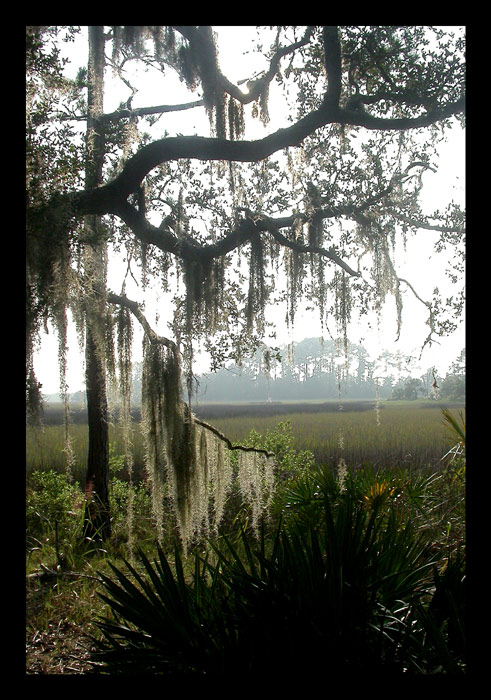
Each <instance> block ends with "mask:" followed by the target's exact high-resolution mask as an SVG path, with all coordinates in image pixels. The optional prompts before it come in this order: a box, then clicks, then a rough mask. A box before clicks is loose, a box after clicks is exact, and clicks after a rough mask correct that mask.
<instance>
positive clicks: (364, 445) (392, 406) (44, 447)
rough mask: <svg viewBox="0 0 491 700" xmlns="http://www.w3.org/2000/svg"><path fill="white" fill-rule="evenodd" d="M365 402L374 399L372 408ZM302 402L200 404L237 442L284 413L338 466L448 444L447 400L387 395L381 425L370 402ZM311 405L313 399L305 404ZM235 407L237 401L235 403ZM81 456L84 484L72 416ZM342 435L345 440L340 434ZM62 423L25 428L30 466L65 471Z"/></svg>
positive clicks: (270, 426) (430, 454)
mask: <svg viewBox="0 0 491 700" xmlns="http://www.w3.org/2000/svg"><path fill="white" fill-rule="evenodd" d="M365 404H368V406H369V408H367V406H366V405H365ZM298 406H299V405H298V404H294V405H293V406H291V408H292V409H293V412H288V410H289V406H288V405H287V404H282V405H281V409H282V410H281V412H279V410H278V407H277V406H275V405H271V406H263V407H261V408H262V409H263V410H260V411H259V410H258V411H257V415H254V414H253V411H255V410H256V407H254V406H245V405H244V406H243V407H242V409H241V411H240V412H236V415H233V416H232V417H230V416H229V414H230V412H231V410H233V409H231V407H228V406H227V405H224V406H214V407H213V415H212V416H211V415H210V417H208V413H207V410H208V407H206V406H204V407H202V409H201V410H202V411H203V415H204V416H205V419H206V420H210V422H212V423H213V424H214V425H216V427H217V428H219V430H221V431H222V432H223V433H224V434H225V435H227V436H228V437H229V438H230V439H231V440H232V441H233V442H236V443H239V442H243V441H244V440H245V439H246V438H247V436H248V435H249V434H250V432H251V430H255V431H257V432H259V433H261V434H265V433H266V431H267V430H270V431H272V430H274V428H275V427H276V425H277V424H278V422H279V421H284V420H288V421H289V422H290V423H291V427H292V434H293V435H294V437H295V443H296V448H297V449H298V450H310V451H311V452H312V453H313V455H314V457H315V459H316V461H317V462H319V463H322V464H329V465H331V466H334V465H336V464H338V462H339V460H340V459H341V458H343V459H344V460H345V461H346V462H347V464H348V465H349V466H352V467H353V466H357V465H360V464H363V463H366V462H370V463H372V464H381V465H382V464H386V465H391V466H409V465H411V466H412V467H417V466H426V465H428V464H437V463H438V462H439V460H440V459H441V457H442V456H443V455H444V454H445V453H446V452H447V451H448V449H449V443H448V430H446V428H445V426H444V425H443V424H442V415H441V410H439V409H440V408H441V407H440V406H439V405H437V404H435V403H434V402H432V403H428V404H422V403H420V402H397V401H385V402H381V403H380V407H379V408H380V425H377V415H376V412H375V408H374V407H372V406H371V402H353V403H352V404H351V403H350V402H345V403H344V404H343V410H339V408H338V406H337V404H335V402H333V405H332V406H329V410H327V408H326V405H325V404H324V405H318V406H317V408H316V410H312V409H313V408H315V406H313V405H311V406H310V410H309V411H308V412H300V411H299V410H298ZM305 406H307V407H308V406H309V404H306V405H305ZM459 407H461V404H460V405H459V406H457V407H452V408H449V411H450V415H453V416H454V417H455V418H457V417H458V411H459ZM235 408H237V407H235ZM70 432H71V435H72V441H73V452H74V458H75V464H74V467H73V469H72V471H73V474H74V478H75V480H76V481H78V482H79V483H80V484H83V483H84V480H85V465H86V460H87V425H84V424H80V423H74V424H72V425H71V427H70ZM340 432H341V433H342V435H343V438H344V440H343V447H342V448H341V447H340V445H339V434H340ZM132 437H133V448H134V478H135V480H138V479H139V478H141V477H142V475H143V474H144V473H145V468H144V447H143V441H142V438H141V434H140V430H139V425H138V423H137V422H135V423H134V424H133V436H132ZM109 439H110V442H111V444H113V445H114V449H115V452H116V453H117V454H123V453H124V440H123V434H122V430H121V428H120V427H119V426H118V425H117V424H113V425H110V428H109ZM63 449H64V428H63V426H62V425H46V426H45V427H44V429H42V430H32V429H29V430H28V431H27V433H26V465H27V471H28V473H29V472H31V471H34V470H43V469H54V470H55V471H58V472H60V473H62V472H64V471H65V469H66V457H65V454H64V452H63Z"/></svg>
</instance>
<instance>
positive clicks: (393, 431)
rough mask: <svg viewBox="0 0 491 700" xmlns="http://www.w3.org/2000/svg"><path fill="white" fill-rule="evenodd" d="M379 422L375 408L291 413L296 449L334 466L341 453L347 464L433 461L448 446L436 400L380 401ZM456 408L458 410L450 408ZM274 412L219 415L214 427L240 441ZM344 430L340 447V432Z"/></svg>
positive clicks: (264, 426)
mask: <svg viewBox="0 0 491 700" xmlns="http://www.w3.org/2000/svg"><path fill="white" fill-rule="evenodd" d="M380 409H381V410H380V424H379V425H377V415H376V412H375V410H374V409H373V410H362V411H360V410H355V411H352V410H350V407H349V404H346V405H344V406H343V410H342V411H339V410H338V411H329V412H312V413H311V412H309V413H303V412H302V413H300V412H295V413H289V414H288V415H287V416H286V417H287V419H288V421H289V422H290V423H291V427H292V434H293V435H294V436H295V440H296V447H297V449H299V450H310V451H311V452H312V453H313V455H314V457H315V459H316V461H317V462H318V463H322V464H329V465H330V466H335V465H336V464H338V463H339V460H340V459H341V458H343V459H344V460H345V461H346V462H347V463H348V465H349V466H351V467H356V466H358V465H361V464H364V463H367V462H369V463H372V464H378V465H384V464H385V465H391V466H410V465H411V466H412V467H416V466H426V465H428V464H437V463H438V462H439V460H440V459H441V457H442V455H443V454H445V452H446V451H447V450H448V438H447V435H446V431H445V428H444V426H443V425H442V416H441V412H440V411H439V410H435V407H434V405H432V404H430V405H421V404H419V403H418V404H416V403H415V404H413V405H411V404H410V403H398V402H384V403H381V405H380ZM454 412H455V413H456V409H455V411H454ZM277 422H278V416H273V415H272V416H261V417H260V418H255V417H254V416H250V415H249V416H241V417H240V419H239V418H226V417H217V418H216V419H215V423H216V425H217V427H218V428H219V429H220V430H221V431H222V432H224V433H225V434H226V435H228V436H229V437H230V439H231V440H235V441H237V442H240V441H241V440H243V439H244V438H245V436H247V435H248V434H249V432H250V431H251V430H257V431H259V432H265V431H266V430H268V429H270V430H271V429H273V428H274V426H275V425H276V423H277ZM340 433H341V434H342V435H343V446H342V447H341V446H340V444H339V434H340Z"/></svg>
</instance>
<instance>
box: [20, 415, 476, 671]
mask: <svg viewBox="0 0 491 700" xmlns="http://www.w3.org/2000/svg"><path fill="white" fill-rule="evenodd" d="M295 408H298V407H295ZM302 415H303V419H304V423H303V424H302V423H301V418H302ZM380 416H381V421H380V423H381V424H380V425H378V426H377V422H376V415H375V410H374V408H373V407H371V408H370V410H365V411H360V410H359V411H356V412H354V411H351V412H348V406H347V405H345V406H344V409H343V411H330V412H325V411H324V412H319V413H315V412H311V413H308V414H300V413H294V414H290V415H289V416H288V420H283V421H281V422H278V416H276V418H275V417H274V416H270V417H267V418H266V417H263V418H262V419H261V421H260V422H259V423H256V424H255V427H252V428H251V425H250V423H249V420H252V418H250V419H248V418H247V417H245V416H241V417H236V418H235V419H229V420H230V422H231V425H232V420H233V421H235V424H236V425H237V426H238V425H239V424H241V427H242V430H243V431H246V430H249V433H248V435H246V436H243V437H242V436H239V432H238V433H237V435H238V437H240V439H241V440H242V442H243V443H245V444H248V445H251V446H256V447H263V448H264V449H267V450H272V451H274V452H275V453H276V455H277V469H276V483H275V490H274V496H273V500H272V502H271V504H270V508H269V511H268V516H267V517H263V518H262V521H261V527H260V534H259V536H257V535H256V534H255V532H254V529H253V528H252V526H251V523H252V508H251V506H250V504H248V503H247V502H246V501H244V499H243V497H242V496H241V493H240V489H239V488H237V489H235V490H233V491H232V494H231V497H230V498H229V501H228V503H227V505H226V507H225V512H224V517H223V520H222V522H221V526H220V529H219V532H218V533H215V534H212V533H210V537H209V538H208V539H205V540H204V541H199V542H195V545H194V546H193V547H192V548H191V550H190V552H189V554H188V555H184V554H183V553H182V551H180V550H179V549H178V548H175V544H174V543H175V542H176V540H177V531H176V527H175V522H174V518H173V514H172V511H171V508H170V502H169V503H167V506H168V509H167V511H166V512H167V515H166V519H165V522H164V540H163V542H161V544H160V545H159V546H157V544H156V539H157V528H156V527H155V523H154V522H153V520H152V515H151V513H152V508H151V494H150V490H149V488H148V484H147V483H146V480H145V479H144V478H137V479H135V481H134V482H133V483H129V481H128V475H127V474H126V470H125V467H124V457H123V454H122V448H120V446H118V444H117V443H116V441H113V442H112V443H111V459H110V462H111V482H110V484H111V489H110V495H111V506H112V512H113V522H112V536H111V539H110V540H109V541H108V542H105V543H104V544H101V543H100V542H99V543H98V542H95V541H92V540H87V539H85V540H84V539H83V537H82V526H83V505H84V493H83V490H82V488H81V487H80V486H79V485H78V484H77V483H76V482H73V481H72V482H71V481H70V479H69V476H68V475H67V473H64V472H63V469H62V466H61V464H60V468H59V471H57V470H53V469H50V468H49V461H50V459H52V456H50V455H49V454H48V453H46V454H45V455H44V458H43V459H44V460H45V462H44V465H45V466H44V467H39V466H38V467H36V468H35V469H33V468H32V465H30V466H31V469H30V470H29V474H28V487H27V503H26V507H27V542H26V554H27V574H28V578H27V581H28V585H27V642H28V670H29V672H31V673H36V672H37V673H74V672H76V673H83V672H94V671H95V672H100V673H111V674H113V673H122V672H124V673H135V672H136V673H159V674H164V675H167V676H181V675H185V676H195V677H197V678H208V677H215V676H223V675H231V674H234V673H242V674H244V673H247V674H252V675H254V674H256V673H257V674H259V673H263V672H265V671H269V670H270V669H271V668H272V667H273V666H274V664H275V663H276V662H277V663H279V662H280V661H281V664H282V666H283V667H286V666H288V668H289V669H290V668H291V673H292V675H294V676H295V675H302V674H303V673H305V672H313V671H314V670H315V669H316V668H318V667H319V664H321V662H322V667H323V668H324V667H325V665H326V663H327V661H326V659H328V660H329V670H330V671H331V672H342V671H349V670H351V669H360V670H368V669H371V670H374V669H375V670H380V671H383V672H387V673H391V672H392V673H403V672H407V673H413V674H428V673H450V674H460V673H463V672H464V671H465V630H464V625H463V595H464V585H465V544H464V532H465V500H464V497H465V419H464V414H463V412H462V411H459V410H457V409H455V408H454V409H452V410H446V411H444V412H443V413H442V411H441V410H435V408H434V407H433V408H429V407H424V408H423V407H420V408H419V409H416V407H412V406H411V407H409V406H408V405H407V404H403V403H401V404H398V403H393V402H391V403H390V404H383V407H381V411H380ZM418 416H419V418H418ZM281 417H282V418H284V417H285V416H284V415H283V416H281ZM346 418H349V420H344V419H346ZM430 418H431V421H432V422H431V424H430V425H431V427H429V426H428V424H429V421H430ZM307 419H308V421H309V424H310V430H311V432H309V433H307V434H302V431H299V432H298V433H297V430H298V426H299V425H303V427H304V432H305V431H306V426H307V422H306V420H307ZM222 420H223V421H225V419H222ZM343 420H344V422H343ZM365 421H367V424H366V426H365V427H366V436H367V438H366V443H367V449H368V450H369V452H368V453H365V454H372V452H370V450H373V451H374V453H376V450H377V448H376V447H374V445H373V443H375V444H378V445H379V447H378V449H379V450H380V451H379V454H378V459H375V460H373V459H370V458H367V457H366V456H365V457H364V456H363V453H362V451H361V445H362V443H363V435H364V434H365V433H363V431H362V427H363V425H364V424H365ZM350 422H351V423H353V424H355V426H357V429H356V428H355V430H354V431H353V433H350V432H348V425H349V424H350ZM370 422H371V432H370V431H369V429H368V425H369V424H370ZM217 423H218V424H219V427H220V428H223V424H222V423H220V422H219V421H217ZM384 423H387V426H386V427H384ZM231 425H229V426H227V429H229V428H230V427H231ZM318 425H323V426H324V427H325V430H326V431H327V430H328V427H327V426H330V430H331V433H330V435H331V439H332V440H333V445H334V446H337V448H339V439H338V438H339V431H344V447H343V448H342V450H341V451H340V452H338V453H337V454H338V455H342V459H344V460H345V461H344V462H343V461H342V459H341V458H339V460H338V461H337V462H336V463H334V462H333V460H332V459H331V460H330V461H324V462H322V461H319V460H317V459H315V457H314V454H313V452H314V450H315V449H318V448H319V446H318V445H316V441H315V437H314V436H315V433H314V430H315V427H316V426H318ZM397 425H398V426H399V431H396V426H397ZM404 425H405V429H404ZM73 427H75V428H76V430H75V432H77V431H78V430H79V429H80V430H81V429H82V428H83V426H73ZM423 427H424V429H423ZM56 430H57V427H56V426H49V427H46V428H45V432H44V434H42V433H41V434H39V433H38V435H37V439H38V441H39V440H40V439H41V438H43V439H44V440H46V448H47V445H48V441H49V436H55V435H56V434H57V432H56ZM114 430H115V429H114ZM431 430H433V432H434V433H435V435H434V445H433V447H432V451H431V454H432V456H431V457H430V459H429V461H428V462H427V463H426V464H425V463H424V457H423V455H424V454H426V453H425V450H426V449H427V448H426V447H425V446H423V447H421V444H420V443H421V442H422V441H423V440H424V439H425V436H427V435H428V433H430V432H431ZM337 431H338V432H337ZM379 431H380V433H381V438H379V437H378V433H379ZM136 433H137V431H135V434H136ZM404 433H408V435H407V438H405V439H407V441H408V443H407V444H411V445H412V453H413V454H418V453H419V454H420V459H421V462H420V463H417V464H416V463H415V462H413V461H411V460H410V459H409V458H408V460H407V461H406V462H404V463H402V462H401V463H399V464H397V463H392V462H391V457H392V456H393V455H394V454H395V451H394V450H395V449H396V447H397V444H398V442H400V441H401V439H402V437H401V436H402V435H403V434H404ZM116 435H117V431H116V430H115V432H114V434H113V437H115V436H116ZM355 435H358V440H357V441H356V442H355V438H354V436H355ZM389 435H392V442H391V443H390V441H389V439H388V436H389ZM317 436H318V440H319V441H321V440H324V435H323V432H322V431H319V429H318V433H317ZM368 436H371V438H370V439H369V437H368ZM30 438H31V440H34V439H35V438H34V437H33V435H30ZM379 439H381V440H382V442H381V443H378V442H377V440H379ZM60 440H62V436H61V438H60ZM309 440H310V442H309ZM350 441H352V442H353V443H354V444H353V445H351V446H350ZM384 441H385V442H384ZM74 443H75V444H76V441H74ZM328 443H329V440H326V445H327V444H328ZM389 443H390V444H389ZM61 444H62V442H61ZM384 444H386V445H387V448H386V449H385V450H384V449H383V445H384ZM38 445H39V442H38ZM380 445H382V448H381V447H380ZM58 448H59V445H58ZM310 448H312V449H310ZM31 449H33V448H32V445H31ZM52 449H53V446H52ZM28 450H29V442H28ZM355 454H356V455H357V456H358V457H357V460H353V461H351V458H352V457H353V455H355ZM444 455H445V459H444V461H443V462H441V461H440V460H441V458H442V457H443V456H444ZM358 460H359V461H358ZM346 465H347V469H344V467H345V466H346ZM28 466H29V452H28ZM81 645H82V646H81ZM94 664H95V666H94Z"/></svg>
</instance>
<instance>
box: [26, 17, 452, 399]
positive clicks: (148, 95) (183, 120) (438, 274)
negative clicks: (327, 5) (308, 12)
mask: <svg viewBox="0 0 491 700" xmlns="http://www.w3.org/2000/svg"><path fill="white" fill-rule="evenodd" d="M251 32H252V37H254V36H255V30H254V28H250V27H219V28H218V33H219V57H220V65H221V68H222V70H223V72H224V73H225V74H226V75H227V77H228V78H229V79H230V80H231V81H233V82H237V81H239V80H241V79H244V78H250V77H251V76H252V75H253V74H254V73H256V72H258V71H260V70H261V69H263V68H264V62H263V60H264V59H261V57H260V56H258V55H251V54H247V55H245V56H242V55H241V54H242V48H241V47H242V46H246V47H248V48H249V47H250V46H251V43H249V41H248V40H247V39H248V37H249V38H250V37H251ZM68 48H69V50H70V55H71V56H73V57H74V58H73V63H72V65H71V66H68V68H67V72H68V73H69V75H70V76H72V77H73V76H74V75H75V74H76V72H77V69H78V67H80V66H82V65H86V60H87V58H86V57H87V43H86V39H85V32H84V33H83V36H81V37H80V38H79V40H78V41H77V42H76V43H75V44H73V45H68ZM137 84H138V86H139V87H140V91H139V93H138V94H137V95H136V96H135V97H134V99H133V102H132V106H133V107H143V106H145V107H148V106H152V105H158V104H170V103H173V104H179V103H181V102H188V101H189V100H190V97H189V93H188V91H187V89H186V88H185V87H184V86H183V85H182V84H181V83H180V82H179V81H178V80H177V79H174V80H173V81H172V84H171V87H170V88H169V86H168V85H166V89H165V91H164V90H162V91H160V90H159V89H158V83H157V81H156V77H155V74H154V73H153V74H147V75H142V76H141V79H140V80H139V81H138V83H137ZM273 90H274V88H273V87H272V90H271V93H270V102H269V111H270V117H271V122H270V124H269V126H268V131H270V130H272V129H273V128H280V127H282V126H286V124H285V123H282V122H283V115H284V111H283V110H282V109H281V106H278V107H277V108H276V109H275V100H274V92H273ZM128 96H129V90H128V89H127V88H123V93H121V92H118V93H116V94H111V93H109V92H108V93H106V97H105V103H104V111H106V112H111V111H113V110H114V109H116V108H117V106H118V105H119V103H120V101H121V100H125V99H127V97H128ZM191 99H197V97H194V98H191ZM254 123H255V125H257V126H255V127H254V128H255V129H257V133H255V132H254V130H252V129H250V128H248V129H247V132H246V135H247V138H258V137H261V136H262V135H264V132H263V131H262V129H263V127H262V126H261V125H260V123H259V120H254ZM145 128H146V129H147V130H148V126H145ZM154 128H155V129H163V128H165V129H166V130H167V131H168V132H169V133H170V134H172V133H181V134H192V133H200V134H202V135H208V133H209V132H208V129H209V127H208V120H207V118H206V116H204V114H203V109H202V108H197V109H194V110H188V111H185V112H177V113H170V114H166V115H164V116H163V117H162V118H161V119H160V120H159V121H158V122H157V124H156V125H155V127H154ZM464 178H465V134H464V132H463V131H462V130H461V129H460V127H458V126H456V128H454V129H453V131H452V133H451V135H450V137H449V139H448V141H447V143H446V144H445V145H444V146H443V147H442V151H441V161H440V166H439V171H438V173H437V174H433V173H432V172H428V174H427V175H425V189H424V191H423V195H424V196H423V198H422V200H423V203H424V206H423V211H427V212H428V213H430V212H431V211H434V210H435V209H437V208H439V207H442V208H443V207H444V206H446V205H447V204H448V202H449V201H450V200H452V199H453V200H454V201H455V202H457V203H459V204H461V205H463V204H464V198H465V189H464V188H465V180H464ZM437 237H438V233H437V232H432V231H421V232H420V234H419V235H418V236H417V237H416V238H412V239H410V240H409V241H408V245H407V250H406V251H405V252H404V251H401V253H400V254H399V256H398V257H397V260H396V268H397V271H398V273H399V276H401V277H404V278H406V279H408V280H409V281H410V282H411V283H412V284H413V286H414V287H415V289H416V291H417V292H418V294H419V295H420V296H421V297H422V298H423V299H425V298H428V299H429V298H431V293H432V291H433V289H434V287H435V286H438V287H439V289H440V290H441V291H444V290H445V292H446V290H447V289H448V295H450V294H451V293H452V291H451V285H450V283H449V282H448V281H447V278H446V276H445V273H444V269H445V260H444V259H442V256H439V255H437V254H436V253H435V252H434V250H433V244H434V242H435V241H436V239H437ZM110 285H111V281H110ZM120 285H121V279H119V281H117V282H115V283H114V286H113V291H119V289H120ZM127 293H128V296H129V297H130V298H135V299H138V300H141V299H139V298H138V297H137V296H136V294H135V296H133V297H131V292H130V289H128V292H127ZM445 295H446V294H445ZM159 307H160V308H161V309H162V300H160V304H159ZM146 308H147V313H148V310H149V308H150V307H149V305H148V304H147V306H146ZM275 313H276V316H275V315H274V314H275ZM284 313H285V312H284V309H281V310H280V311H279V312H277V311H276V312H274V311H273V316H272V317H271V319H274V320H275V322H278V324H279V325H278V327H277V338H276V340H275V341H274V342H273V344H275V345H283V344H286V343H288V342H290V341H291V340H296V341H300V340H302V339H303V338H306V337H315V336H320V335H321V330H320V325H319V321H318V318H317V316H316V315H315V314H314V315H312V314H311V315H307V314H303V315H302V314H301V313H300V311H299V312H298V315H297V322H296V328H295V331H294V333H293V335H292V334H290V333H289V332H288V331H287V329H286V328H282V327H281V325H282V320H283V317H284ZM278 317H279V318H278ZM148 318H149V320H150V321H151V322H152V321H153V319H152V315H151V314H150V313H149V314H148ZM402 319H403V323H402V332H401V337H400V339H399V341H398V342H397V343H395V342H394V340H395V337H396V318H395V305H394V303H393V301H392V300H391V301H389V303H388V304H387V305H386V309H384V314H383V321H382V324H381V325H382V327H381V328H379V329H377V325H376V322H374V321H373V320H372V326H373V327H372V328H369V327H367V324H366V321H364V322H363V323H361V322H360V323H357V324H356V326H355V325H352V328H351V330H350V331H349V333H348V335H349V338H350V340H351V341H352V342H362V344H363V345H364V346H365V348H366V349H367V350H368V351H369V352H370V354H371V355H372V358H375V357H377V356H378V355H379V353H380V352H381V351H382V350H388V351H389V352H391V353H396V352H397V351H398V350H399V351H401V352H402V353H403V354H405V355H413V356H416V357H419V353H420V350H421V346H422V344H423V342H424V339H425V338H426V336H427V334H428V327H427V326H426V324H425V319H426V310H425V308H424V307H423V305H422V304H421V303H420V302H419V301H417V300H416V299H414V297H413V296H412V295H411V294H410V293H409V294H408V295H407V296H406V297H405V305H404V309H403V317H402ZM167 320H170V318H169V319H167ZM156 330H157V331H158V332H160V333H161V334H162V335H165V334H166V332H167V329H166V326H165V325H163V321H162V319H161V322H160V326H159V327H158V328H157V327H156ZM332 330H333V331H334V329H332ZM138 331H139V329H138V328H137V324H136V323H135V336H136V340H135V351H136V356H135V359H136V360H139V359H141V358H140V357H139V356H138V353H139V351H140V348H141V341H140V335H139V333H138ZM464 346H465V335H464V325H463V323H462V325H461V327H460V328H459V330H458V331H456V332H455V333H454V334H453V335H452V336H451V337H449V338H445V339H442V340H441V344H440V345H432V346H431V348H428V347H427V348H426V349H425V351H424V353H423V357H422V358H421V361H420V362H419V366H420V368H421V372H424V371H426V369H427V368H429V367H436V368H437V369H438V373H439V374H440V375H443V376H444V375H445V373H446V371H447V369H448V367H449V365H450V364H451V363H452V362H453V361H454V360H455V359H456V358H457V356H458V354H459V353H460V351H461V350H462V348H463V347H464ZM196 370H197V371H199V370H200V367H199V366H197V368H196ZM202 370H203V371H206V365H202ZM35 371H36V375H37V377H38V379H39V381H40V382H41V383H42V384H43V393H45V394H51V393H56V392H57V391H58V390H59V379H58V362H57V339H56V335H55V333H54V332H50V334H49V335H47V336H44V335H43V339H42V345H41V349H40V352H39V353H38V355H37V358H36V361H35ZM412 374H417V373H416V372H415V370H412ZM67 380H68V385H69V391H70V392H74V391H78V390H79V389H81V388H82V387H83V385H84V368H83V358H81V356H80V354H79V351H78V343H77V339H76V337H75V333H72V334H71V335H70V339H69V355H68V373H67Z"/></svg>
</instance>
